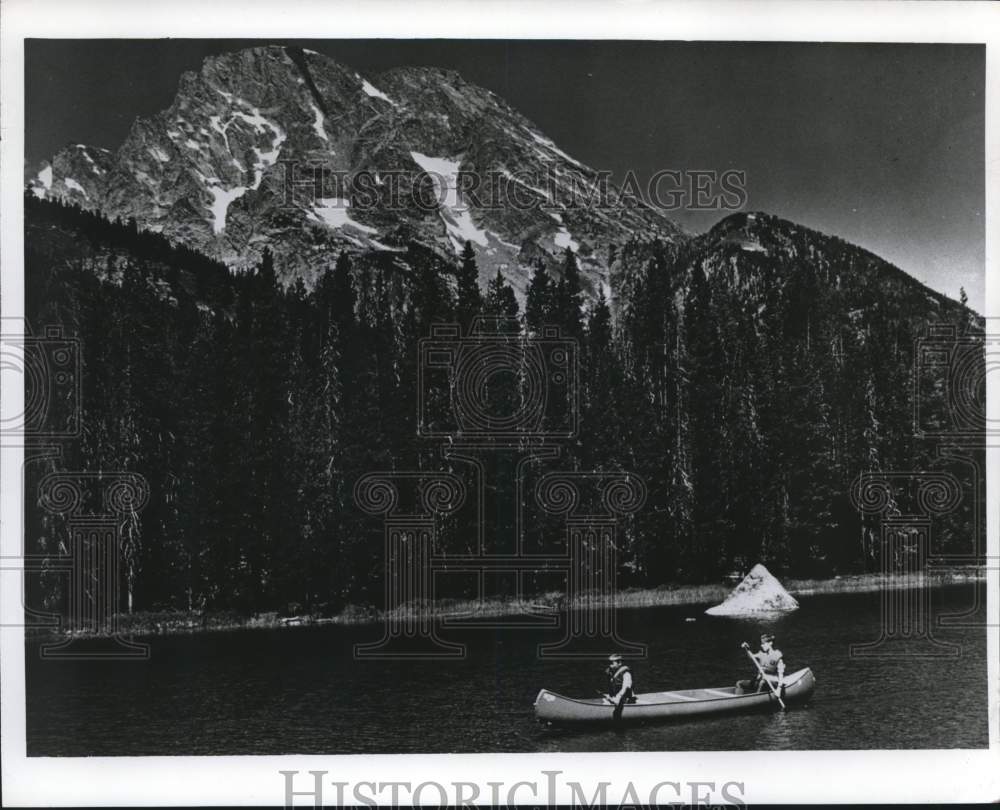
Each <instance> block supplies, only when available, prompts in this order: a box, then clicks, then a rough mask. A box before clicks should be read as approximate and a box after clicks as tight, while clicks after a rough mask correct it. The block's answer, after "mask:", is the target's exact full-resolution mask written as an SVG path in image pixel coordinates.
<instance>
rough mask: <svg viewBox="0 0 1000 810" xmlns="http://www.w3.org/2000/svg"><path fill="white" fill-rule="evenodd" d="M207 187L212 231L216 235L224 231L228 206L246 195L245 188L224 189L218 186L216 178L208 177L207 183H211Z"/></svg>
mask: <svg viewBox="0 0 1000 810" xmlns="http://www.w3.org/2000/svg"><path fill="white" fill-rule="evenodd" d="M213 181H214V184H212V185H209V186H208V190H209V192H210V193H211V195H212V203H211V205H210V206H209V207H210V209H211V211H212V230H213V231H214V232H215V233H216V234H220V233H222V232H223V231H224V230H225V229H226V214H227V213H228V212H229V206H230V205H232V203H234V202H236V200H238V199H239V198H240V197H242V196H243V195H244V194H246V193H247V191H248V189H247V187H246V186H234V187H233V188H231V189H224V188H223V187H222V186H221V185H219V178H218V177H209V178H208V182H209V183H213Z"/></svg>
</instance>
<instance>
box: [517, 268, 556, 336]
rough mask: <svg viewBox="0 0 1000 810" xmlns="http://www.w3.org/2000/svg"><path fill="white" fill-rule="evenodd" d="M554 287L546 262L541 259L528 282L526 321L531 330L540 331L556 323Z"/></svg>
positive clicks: (525, 309)
mask: <svg viewBox="0 0 1000 810" xmlns="http://www.w3.org/2000/svg"><path fill="white" fill-rule="evenodd" d="M553 292H554V291H553V288H552V284H551V279H550V278H549V274H548V272H547V271H546V270H545V263H544V262H543V261H542V260H541V259H539V260H538V261H537V262H535V270H534V272H533V273H532V276H531V282H530V283H529V284H528V293H527V296H526V300H525V308H524V315H525V322H526V323H527V325H528V330H529V331H530V332H535V333H538V332H539V331H540V330H541V328H542V327H543V326H546V325H549V324H553V323H555V321H554V318H553V312H552V308H553V300H552V297H553Z"/></svg>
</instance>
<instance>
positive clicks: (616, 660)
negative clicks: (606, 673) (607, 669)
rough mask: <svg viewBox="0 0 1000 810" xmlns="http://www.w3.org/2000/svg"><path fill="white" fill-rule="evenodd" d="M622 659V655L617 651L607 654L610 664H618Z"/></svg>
mask: <svg viewBox="0 0 1000 810" xmlns="http://www.w3.org/2000/svg"><path fill="white" fill-rule="evenodd" d="M621 660H622V657H621V656H620V655H619V654H618V653H612V654H611V655H609V656H608V661H609V662H610V663H612V664H618V663H620V662H621Z"/></svg>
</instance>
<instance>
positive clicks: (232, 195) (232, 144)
mask: <svg viewBox="0 0 1000 810" xmlns="http://www.w3.org/2000/svg"><path fill="white" fill-rule="evenodd" d="M64 152H66V150H63V152H60V154H59V156H56V157H54V158H53V160H52V161H50V162H49V163H48V164H46V166H43V167H41V169H40V170H39V171H38V172H37V173H36V174H35V176H34V178H33V179H32V180H31V181H30V187H31V190H32V191H33V193H35V194H36V196H39V197H54V198H57V199H63V200H68V201H72V202H74V203H76V204H80V205H83V206H84V207H88V208H91V209H93V210H97V211H100V212H102V213H104V214H105V215H106V216H108V217H109V218H115V217H122V218H123V219H127V218H134V219H135V220H136V221H137V222H138V223H139V225H140V227H142V228H144V229H147V230H151V231H155V232H160V233H163V234H164V235H165V236H167V237H168V238H170V239H171V240H173V241H175V242H178V243H181V244H184V245H186V246H188V247H192V248H195V249H197V250H200V251H202V252H204V253H206V254H208V255H210V256H212V257H214V258H217V259H221V260H223V261H225V262H226V263H228V264H229V265H231V266H234V267H240V266H244V265H247V264H252V263H256V262H257V261H258V260H259V257H260V254H261V251H262V250H263V249H264V247H270V248H271V250H272V253H273V254H274V256H275V262H276V265H277V267H278V268H279V271H280V273H281V276H282V278H283V279H284V280H285V281H291V280H293V279H294V278H297V277H301V278H303V279H305V280H306V282H307V283H312V281H313V280H314V279H315V278H316V276H317V275H318V273H319V272H321V271H322V270H323V269H324V268H325V267H326V266H327V265H328V264H329V263H330V261H331V258H332V256H335V255H336V254H337V253H339V252H340V251H343V250H347V251H352V252H368V251H397V250H400V249H402V248H403V247H405V244H406V243H407V242H408V241H409V240H411V239H416V240H417V241H420V242H423V243H425V244H428V245H433V246H434V248H435V250H437V251H438V252H439V253H440V254H441V255H442V256H444V257H447V258H449V259H450V260H455V259H456V257H457V254H458V253H459V252H460V251H461V249H462V248H463V247H464V245H465V243H466V242H470V243H472V245H473V247H474V248H475V250H476V254H477V259H478V261H479V266H480V270H481V280H482V281H483V282H485V280H486V279H488V278H489V277H492V276H494V275H496V273H497V272H498V271H499V272H500V273H501V274H502V275H504V277H506V278H507V279H508V281H509V282H510V283H511V284H512V285H513V286H514V288H515V290H517V291H518V292H519V293H521V294H523V292H524V291H525V289H526V287H527V281H528V277H529V276H530V272H531V269H530V268H531V266H532V265H533V263H534V262H535V261H536V260H537V259H539V258H542V259H545V260H547V261H550V262H551V263H552V265H553V266H554V267H558V265H559V263H560V262H561V259H562V254H563V253H564V251H565V250H566V248H571V249H572V250H573V251H574V252H575V253H577V254H578V258H579V261H580V265H581V271H582V274H583V282H584V287H585V288H586V289H589V291H591V292H593V293H596V291H597V290H599V289H601V287H602V285H604V284H606V283H607V281H608V260H607V256H606V255H604V253H603V249H604V247H605V246H606V245H608V244H611V243H617V244H623V243H625V242H627V241H628V240H630V239H633V238H636V237H638V238H642V239H652V238H666V239H677V238H682V237H681V236H680V234H681V232H680V230H679V229H678V228H677V226H676V225H674V223H673V222H671V221H670V220H669V219H667V218H666V217H665V216H664V215H663V214H662V213H660V212H658V211H654V210H651V209H636V208H624V207H623V208H621V209H615V210H598V209H587V208H571V207H566V206H565V205H563V203H562V202H560V201H556V203H555V205H554V206H550V205H549V203H550V202H552V201H550V200H548V199H547V192H548V189H549V188H550V187H551V186H550V184H549V181H550V179H551V182H552V183H554V186H555V189H556V191H557V196H558V197H559V199H560V200H561V199H562V198H563V197H564V196H566V194H568V193H569V192H571V191H573V189H574V186H579V185H580V184H582V186H583V187H587V184H588V183H592V178H593V176H594V174H595V173H594V171H593V170H592V169H591V168H590V167H588V166H586V165H584V164H583V163H581V162H580V161H578V160H577V159H575V158H573V157H572V156H570V155H568V154H567V153H566V152H564V151H563V150H561V149H560V148H559V147H558V146H557V145H556V144H555V143H554V142H553V141H552V140H551V139H549V138H547V137H546V136H545V135H544V133H543V132H542V130H541V129H540V128H539V127H538V126H536V125H535V124H533V123H532V122H531V121H529V120H528V119H527V118H525V117H524V116H523V115H521V114H520V113H519V112H517V111H516V110H514V109H513V108H512V107H511V106H510V105H508V104H507V103H506V102H505V101H504V100H502V99H501V98H499V97H498V96H496V95H495V94H494V93H493V92H491V91H489V90H487V89H485V88H482V87H479V86H477V85H475V84H472V83H471V82H468V81H466V80H465V78H464V77H462V76H461V75H460V74H459V73H457V72H455V71H453V70H446V69H442V68H436V67H424V66H416V67H401V68H395V69H392V70H388V71H385V72H383V73H381V74H379V75H377V76H374V77H372V78H371V79H368V78H366V77H364V76H362V75H361V74H360V73H358V72H357V71H355V70H353V69H351V68H350V67H348V66H344V65H342V64H340V63H338V62H337V61H336V60H334V59H332V58H331V57H329V56H325V55H323V54H320V53H318V52H316V51H311V50H308V49H303V48H298V47H295V46H276V45H262V46H255V47H252V48H245V49H242V50H238V51H230V52H226V53H222V54H218V55H214V56H210V57H207V58H206V59H205V60H204V62H203V63H202V65H201V68H200V69H199V70H198V71H189V72H187V73H184V74H183V75H182V76H181V77H180V82H179V85H178V92H177V95H176V96H175V98H174V100H173V102H172V103H171V105H170V106H169V107H167V108H166V109H164V110H162V111H161V112H159V113H157V114H156V115H154V116H152V117H150V118H148V119H147V118H138V119H136V121H135V122H134V124H133V126H132V128H131V130H130V132H129V134H128V136H127V138H126V139H125V142H124V143H123V144H122V145H121V147H120V148H119V149H118V150H117V152H116V153H115V154H114V155H110V154H105V153H101V155H102V156H101V157H98V155H97V153H96V152H91V151H89V150H80V154H73V153H67V154H64ZM88 157H89V158H90V161H88ZM91 161H92V162H93V164H94V165H93V168H91V167H90V163H91ZM292 167H295V168H292ZM85 169H87V171H85ZM425 170H427V171H431V172H432V173H433V176H434V182H435V183H436V184H439V186H440V187H439V191H440V193H439V194H438V198H439V199H438V204H437V205H436V207H434V208H433V209H432V210H427V208H426V206H418V205H416V204H415V203H414V201H413V200H411V199H410V198H409V197H406V196H405V195H404V199H403V201H402V205H399V204H396V205H386V204H382V203H381V202H380V204H379V205H377V206H375V207H371V206H368V207H362V206H361V204H360V203H361V201H360V199H359V197H358V196H357V194H356V193H355V192H351V191H350V190H345V189H344V188H342V187H338V186H336V184H330V183H326V182H324V183H321V184H320V186H319V188H318V189H317V188H314V183H313V182H312V181H311V180H310V178H312V177H315V176H317V175H315V174H314V173H315V172H319V175H318V176H320V177H321V178H324V179H327V178H329V177H332V176H336V175H337V174H338V173H340V174H344V175H354V174H356V173H357V172H359V171H366V172H369V173H371V175H372V176H374V177H376V178H380V179H379V182H380V183H382V182H383V181H382V180H381V176H382V175H390V174H391V173H392V172H397V173H400V172H401V173H402V174H403V180H402V184H401V189H402V191H403V192H409V191H410V189H411V188H414V187H416V185H417V183H418V180H419V175H420V173H421V172H423V171H425ZM289 171H291V172H298V174H297V175H292V179H293V180H294V179H298V180H299V181H300V182H299V183H298V184H297V185H296V186H295V190H296V191H295V194H292V196H291V197H290V196H289V188H290V186H289V185H288V182H287V181H288V179H289V175H288V174H286V172H289ZM460 171H461V172H463V173H469V174H470V175H471V176H473V177H474V178H478V183H479V185H478V187H477V188H476V189H465V190H464V191H459V190H458V189H457V182H458V181H457V175H458V173H459V172H460ZM525 178H528V179H525ZM531 178H534V180H532V179H531ZM77 186H79V187H80V188H79V189H77ZM436 187H438V186H436ZM515 187H516V189H515V190H516V192H517V195H516V197H515V195H514V194H513V192H512V191H511V189H512V188H515ZM380 188H381V187H380ZM380 199H381V198H380ZM497 199H499V201H500V204H499V205H496V204H494V201H495V200H497ZM515 199H516V200H517V204H514V202H512V200H515ZM543 204H545V205H546V207H545V208H544V209H543V207H542V205H543ZM546 257H548V258H547V259H546Z"/></svg>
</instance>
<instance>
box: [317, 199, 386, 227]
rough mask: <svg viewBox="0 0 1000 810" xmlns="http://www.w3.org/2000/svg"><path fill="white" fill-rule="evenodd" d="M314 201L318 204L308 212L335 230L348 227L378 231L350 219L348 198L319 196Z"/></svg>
mask: <svg viewBox="0 0 1000 810" xmlns="http://www.w3.org/2000/svg"><path fill="white" fill-rule="evenodd" d="M316 202H317V203H319V205H316V206H313V207H312V208H311V209H310V210H309V213H310V215H311V216H312V218H313V219H315V220H316V221H317V222H321V223H323V224H324V225H326V226H328V227H330V228H333V229H335V230H339V229H341V228H346V227H350V228H355V229H357V230H359V231H364V232H366V233H378V229H377V228H371V227H369V226H368V225H363V224H362V223H360V222H355V221H354V220H353V219H351V214H350V210H349V209H350V207H351V201H350V200H346V199H343V198H341V197H321V198H319V199H318V200H317V201H316Z"/></svg>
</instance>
